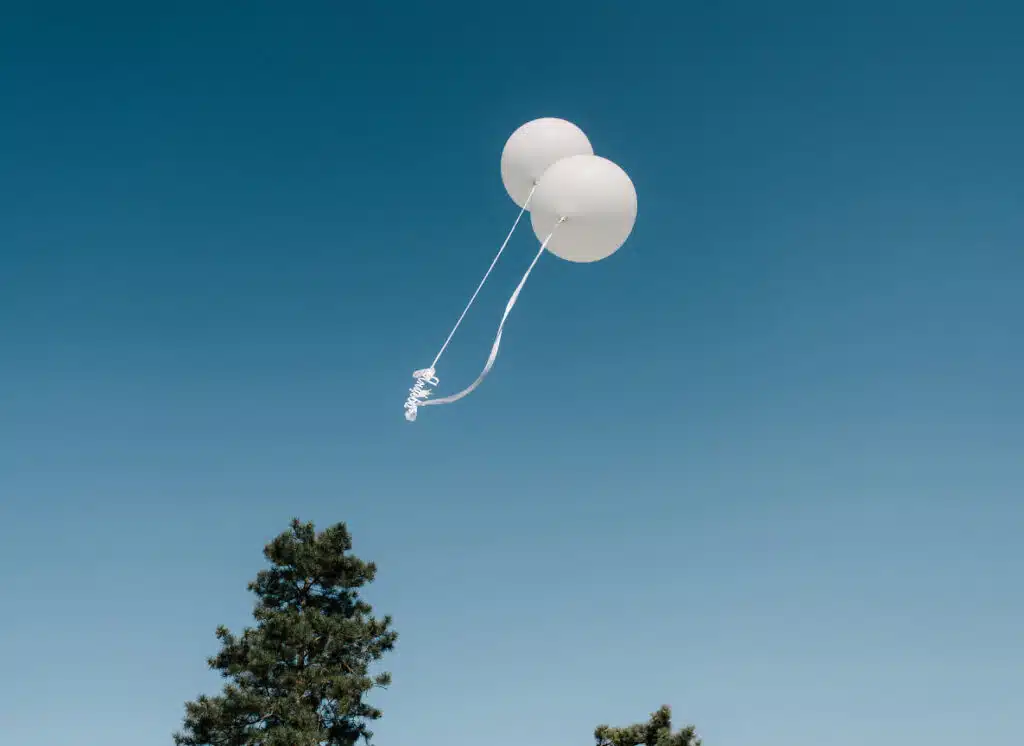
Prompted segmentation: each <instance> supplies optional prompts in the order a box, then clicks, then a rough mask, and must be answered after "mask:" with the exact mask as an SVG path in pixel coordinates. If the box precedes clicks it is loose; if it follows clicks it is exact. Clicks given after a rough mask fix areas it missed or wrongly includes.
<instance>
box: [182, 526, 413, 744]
mask: <svg viewBox="0 0 1024 746" xmlns="http://www.w3.org/2000/svg"><path fill="white" fill-rule="evenodd" d="M351 550H352V537H351V535H350V534H349V531H348V528H347V527H346V526H345V524H344V523H337V524H334V525H333V526H330V527H328V528H326V529H324V530H323V531H322V532H320V533H317V532H316V530H315V528H314V525H313V523H302V522H300V521H299V520H298V519H294V520H293V521H292V522H291V526H290V529H289V530H288V531H285V532H284V533H282V534H281V535H279V536H277V537H276V538H275V539H273V540H272V541H271V542H270V543H269V544H267V545H266V547H265V548H264V550H263V554H264V556H265V557H266V559H267V561H268V562H269V563H270V567H268V568H266V569H264V570H261V571H260V572H258V573H257V574H256V578H255V580H253V581H252V582H251V583H250V584H249V590H251V591H252V592H253V593H255V594H256V597H257V603H256V607H255V609H254V611H253V617H254V619H255V622H256V624H255V626H254V627H247V628H245V629H244V630H243V631H242V633H241V634H240V635H237V636H236V635H234V634H232V633H231V632H230V631H229V630H228V629H227V628H226V627H223V626H222V627H219V628H218V629H217V637H218V639H219V640H220V643H221V650H220V652H219V653H218V654H217V655H215V656H213V657H212V658H210V659H209V660H208V663H209V665H210V667H211V668H213V669H215V670H217V671H219V672H220V673H221V675H222V676H223V677H224V678H225V679H227V683H226V684H225V686H224V690H223V693H222V694H220V695H218V696H215V697H207V696H200V697H199V698H198V699H196V700H195V701H194V702H188V703H186V705H185V710H186V715H185V723H184V727H183V729H182V731H181V732H179V733H176V734H175V735H174V742H175V744H177V746H352V744H355V743H356V742H357V741H358V740H359V739H360V738H362V739H364V740H365V741H366V742H367V743H369V741H370V739H371V738H372V735H373V733H372V731H370V730H369V728H368V727H367V723H368V722H370V721H373V720H376V719H378V718H380V716H381V712H380V710H378V709H376V708H375V707H372V706H371V705H369V704H367V703H366V702H365V699H364V698H365V696H366V694H368V693H369V691H370V690H371V689H373V688H375V687H384V686H387V685H389V684H390V682H391V677H390V674H387V673H378V674H376V675H371V674H370V672H369V669H370V667H371V666H372V665H373V664H374V663H376V662H377V661H379V660H380V659H381V658H382V657H383V656H384V654H385V653H387V652H389V651H390V650H392V649H393V648H394V645H395V642H396V640H397V639H398V635H397V633H396V632H394V631H393V630H392V629H391V617H390V616H384V617H383V618H380V619H377V618H375V617H374V616H373V608H372V607H371V606H370V605H369V604H368V603H366V602H365V601H363V600H362V598H361V597H360V595H359V589H360V588H363V587H364V586H366V585H368V584H369V583H372V582H373V580H374V578H375V576H376V573H377V568H376V566H375V565H374V564H373V563H372V562H364V561H363V560H361V559H359V558H358V557H356V556H354V555H352V554H351V553H350V552H351Z"/></svg>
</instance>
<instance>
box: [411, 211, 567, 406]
mask: <svg viewBox="0 0 1024 746" xmlns="http://www.w3.org/2000/svg"><path fill="white" fill-rule="evenodd" d="M563 222H565V218H562V219H561V220H559V221H558V222H557V223H555V227H554V228H553V229H552V230H551V233H549V234H548V237H547V238H545V239H544V242H543V243H541V245H540V251H538V252H537V256H535V257H534V258H533V261H532V262H531V263H530V266H529V268H528V269H527V270H526V273H525V274H524V275H523V279H521V280H520V281H519V285H518V287H516V289H515V292H514V293H512V297H511V298H509V299H508V305H506V306H505V313H504V315H502V317H501V323H500V324H498V334H497V336H495V338H494V344H493V345H492V346H491V354H490V355H489V356H488V357H487V363H486V364H485V365H484V369H483V370H482V371H481V372H480V375H479V376H477V378H476V380H475V381H473V383H471V384H470V385H469V386H468V387H466V388H465V389H463V390H462V391H460V392H459V393H457V394H452V395H451V396H445V397H442V398H440V399H426V397H424V398H423V399H422V400H420V401H418V402H417V405H418V406H421V407H427V406H431V405H434V404H451V403H452V402H455V401H458V400H459V399H462V398H463V397H465V396H469V395H470V394H471V393H473V391H475V390H476V388H477V387H478V386H479V385H480V384H481V383H483V380H484V379H485V378H486V377H487V374H488V373H490V372H491V368H493V367H494V361H495V360H496V359H497V357H498V348H499V347H500V346H501V334H502V332H503V331H504V330H505V321H507V320H508V315H509V314H510V313H511V312H512V307H513V306H514V305H515V304H516V301H517V300H518V299H519V293H520V292H522V290H523V286H524V285H525V284H526V280H527V279H529V277H530V273H531V272H532V271H533V268H534V267H535V266H537V262H538V261H540V257H541V255H542V254H543V253H544V250H545V249H546V248H547V247H548V242H549V241H550V240H551V237H552V236H553V235H555V231H556V230H558V226H560V225H561V224H562V223H563ZM423 372H424V373H426V372H428V371H423ZM432 372H433V371H430V373H432ZM435 380H436V379H435ZM413 419H415V414H414V415H413Z"/></svg>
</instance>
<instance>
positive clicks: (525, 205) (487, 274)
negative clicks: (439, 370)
mask: <svg viewBox="0 0 1024 746" xmlns="http://www.w3.org/2000/svg"><path fill="white" fill-rule="evenodd" d="M536 189H537V185H536V184H534V186H533V189H531V190H530V194H529V195H528V196H527V197H526V202H524V203H523V208H522V209H521V210H520V211H519V214H518V215H517V216H516V222H514V223H512V228H511V230H509V232H508V235H507V236H505V240H504V242H502V244H501V248H500V249H498V253H497V254H495V255H494V259H492V260H491V266H490V267H488V268H487V271H486V272H484V278H483V279H482V280H480V284H479V285H477V286H476V290H475V291H473V295H472V297H470V299H469V303H467V304H466V307H465V308H464V309H462V315H461V316H459V320H458V321H456V322H455V326H453V327H452V330H451V332H449V334H448V339H446V340H445V341H444V344H443V345H441V349H440V350H438V352H437V357H435V358H434V362H432V363H431V364H430V368H429V370H433V369H434V368H436V367H437V361H438V360H440V359H441V355H443V354H444V351H445V350H446V349H448V343H449V342H451V341H452V337H454V336H455V332H456V331H457V330H458V328H459V325H460V324H461V323H462V320H463V319H464V318H466V314H467V313H468V312H469V308H470V306H472V305H473V301H475V300H476V296H477V295H479V294H480V288H482V287H483V286H484V283H485V282H487V278H488V277H490V276H491V270H493V269H494V265H495V264H497V263H498V259H500V258H501V255H502V253H503V252H504V251H505V247H506V246H508V242H509V240H510V239H511V238H512V234H513V233H515V232H516V227H518V225H519V221H520V220H522V219H523V215H524V214H525V213H526V209H527V208H528V207H529V206H530V200H531V199H533V193H534V191H536Z"/></svg>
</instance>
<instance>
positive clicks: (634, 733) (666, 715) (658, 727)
mask: <svg viewBox="0 0 1024 746" xmlns="http://www.w3.org/2000/svg"><path fill="white" fill-rule="evenodd" d="M594 739H595V740H596V741H597V746H701V740H700V739H699V738H697V732H696V730H695V729H694V727H693V726H692V725H687V726H686V727H684V728H681V729H680V730H678V731H676V732H675V733H673V732H672V708H671V707H669V706H668V705H662V707H661V708H660V709H659V710H658V711H657V712H654V713H652V714H651V719H650V720H648V721H647V722H646V723H637V724H636V725H628V726H626V727H624V728H612V727H610V726H607V725H599V726H597V728H596V729H595V730H594Z"/></svg>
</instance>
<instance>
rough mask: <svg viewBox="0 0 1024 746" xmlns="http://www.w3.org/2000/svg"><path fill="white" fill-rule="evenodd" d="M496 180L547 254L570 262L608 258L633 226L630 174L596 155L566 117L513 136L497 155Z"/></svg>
mask: <svg viewBox="0 0 1024 746" xmlns="http://www.w3.org/2000/svg"><path fill="white" fill-rule="evenodd" d="M501 180H502V182H503V183H504V184H505V190H506V191H507V192H508V194H509V196H510V197H511V198H512V200H513V201H514V202H515V203H516V204H517V205H519V207H521V208H523V209H528V210H529V211H530V222H531V223H532V225H533V232H534V233H536V234H537V238H538V240H540V241H542V242H543V241H545V240H548V244H547V248H548V251H550V252H551V253H552V254H554V255H555V256H557V257H559V258H561V259H565V260H567V261H570V262H596V261H599V260H601V259H605V258H607V257H609V256H611V255H612V254H614V253H615V252H616V251H618V250H619V248H621V246H622V245H623V244H624V243H625V242H626V239H627V238H629V234H630V233H631V232H632V231H633V225H634V223H636V212H637V201H636V189H635V187H634V186H633V182H632V181H631V180H630V178H629V176H628V175H627V174H626V172H625V171H623V170H622V169H621V168H620V167H619V166H617V165H616V164H614V163H612V162H611V161H610V160H608V159H607V158H602V157H600V156H597V155H594V148H593V146H591V144H590V140H589V139H587V136H586V135H585V134H584V133H583V131H582V130H581V129H580V128H579V127H577V126H576V125H575V124H573V123H572V122H567V121H565V120H564V119H556V118H553V117H545V118H543V119H535V120H533V121H532V122H527V123H526V124H524V125H523V126H522V127H520V128H519V129H517V130H516V131H515V132H513V133H512V136H511V137H509V139H508V142H506V143H505V149H504V150H503V151H502V153H501ZM556 228H557V230H556ZM552 232H554V233H553V235H552Z"/></svg>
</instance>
